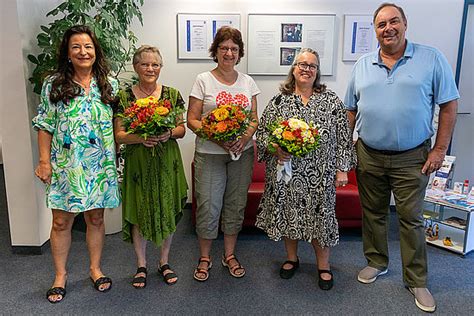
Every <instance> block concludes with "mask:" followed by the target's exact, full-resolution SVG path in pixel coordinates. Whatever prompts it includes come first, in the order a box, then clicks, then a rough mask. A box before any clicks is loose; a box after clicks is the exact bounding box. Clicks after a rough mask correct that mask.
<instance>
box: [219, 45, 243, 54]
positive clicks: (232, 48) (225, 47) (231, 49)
mask: <svg viewBox="0 0 474 316" xmlns="http://www.w3.org/2000/svg"><path fill="white" fill-rule="evenodd" d="M219 50H220V51H221V52H223V53H227V52H228V51H229V50H230V51H231V52H232V54H237V53H238V52H239V47H227V46H219Z"/></svg>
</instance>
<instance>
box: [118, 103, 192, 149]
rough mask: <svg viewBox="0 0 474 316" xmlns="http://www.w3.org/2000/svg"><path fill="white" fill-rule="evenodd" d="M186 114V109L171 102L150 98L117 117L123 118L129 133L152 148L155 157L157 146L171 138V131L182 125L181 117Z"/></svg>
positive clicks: (133, 104)
mask: <svg viewBox="0 0 474 316" xmlns="http://www.w3.org/2000/svg"><path fill="white" fill-rule="evenodd" d="M184 112H185V109H184V108H178V107H172V105H171V102H170V101H169V100H158V99H157V98H155V97H153V96H150V97H147V98H143V99H138V100H136V101H135V102H133V103H132V104H131V105H130V106H128V107H127V108H125V109H124V111H123V112H122V113H119V114H117V116H118V117H120V118H122V122H123V123H122V124H123V126H124V127H125V130H126V131H127V133H128V134H137V135H140V136H141V137H142V138H143V139H144V141H143V145H144V146H146V147H149V148H152V153H153V155H154V148H155V146H157V145H158V146H159V145H160V143H161V142H165V141H167V140H168V139H169V138H170V136H171V133H170V131H171V129H173V128H175V127H176V126H177V125H178V124H179V123H180V122H178V119H179V115H180V114H182V113H184Z"/></svg>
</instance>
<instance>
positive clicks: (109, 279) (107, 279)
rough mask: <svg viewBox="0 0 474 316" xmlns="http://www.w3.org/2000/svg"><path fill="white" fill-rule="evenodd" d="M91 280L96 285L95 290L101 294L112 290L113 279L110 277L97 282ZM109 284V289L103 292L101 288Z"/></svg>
mask: <svg viewBox="0 0 474 316" xmlns="http://www.w3.org/2000/svg"><path fill="white" fill-rule="evenodd" d="M91 280H92V283H94V288H95V289H96V290H97V291H99V292H102V293H105V292H107V291H109V290H110V289H111V288H112V279H111V278H109V277H106V276H103V277H100V278H98V279H97V280H95V281H94V280H93V279H92V278H91ZM107 283H109V284H110V285H109V287H108V288H105V289H103V290H102V289H101V288H100V286H101V285H103V284H107Z"/></svg>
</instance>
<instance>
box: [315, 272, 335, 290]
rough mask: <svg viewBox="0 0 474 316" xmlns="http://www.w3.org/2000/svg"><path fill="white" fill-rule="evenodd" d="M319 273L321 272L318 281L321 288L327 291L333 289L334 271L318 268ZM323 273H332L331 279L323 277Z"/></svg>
mask: <svg viewBox="0 0 474 316" xmlns="http://www.w3.org/2000/svg"><path fill="white" fill-rule="evenodd" d="M318 273H319V281H318V285H319V288H320V289H321V290H325V291H329V290H330V289H332V286H333V285H334V278H333V275H332V271H331V270H319V269H318ZM323 273H327V274H330V275H331V279H329V280H324V279H323V278H321V274H323Z"/></svg>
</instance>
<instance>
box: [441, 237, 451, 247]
mask: <svg viewBox="0 0 474 316" xmlns="http://www.w3.org/2000/svg"><path fill="white" fill-rule="evenodd" d="M443 245H445V246H447V247H452V246H453V242H452V241H451V237H448V236H446V237H444V239H443Z"/></svg>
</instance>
